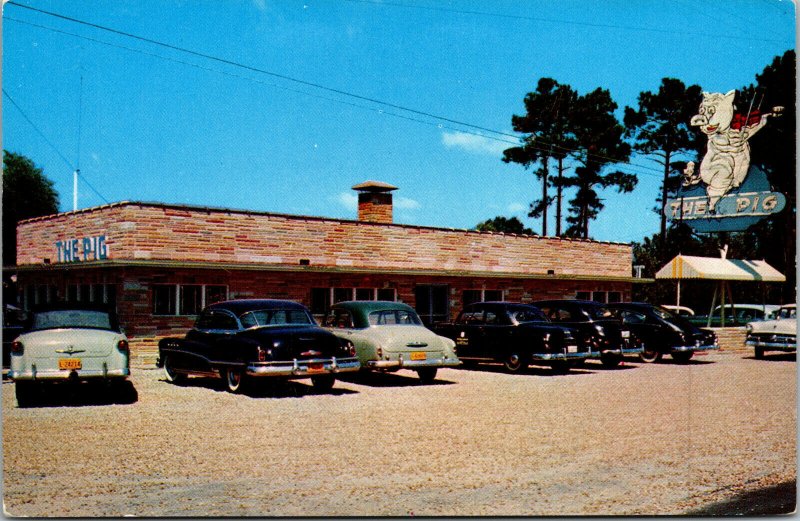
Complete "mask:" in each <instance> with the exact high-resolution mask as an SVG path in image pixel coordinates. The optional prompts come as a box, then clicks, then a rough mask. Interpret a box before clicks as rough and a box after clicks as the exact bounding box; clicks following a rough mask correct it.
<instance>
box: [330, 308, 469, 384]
mask: <svg viewBox="0 0 800 521" xmlns="http://www.w3.org/2000/svg"><path fill="white" fill-rule="evenodd" d="M324 325H325V327H326V328H328V329H329V330H330V331H331V332H332V333H333V334H335V335H336V336H338V337H339V338H342V339H345V340H349V341H351V342H352V343H353V344H354V345H355V347H356V355H357V356H358V360H359V362H361V367H362V368H363V369H370V370H375V371H384V372H392V371H398V370H400V369H410V370H412V371H416V372H417V374H418V375H419V379H420V381H421V382H423V383H429V382H431V381H433V380H434V378H436V371H437V370H438V369H439V368H440V367H455V366H458V365H460V364H461V362H460V361H459V359H458V357H457V356H456V353H455V350H454V348H455V343H454V342H453V341H452V340H450V339H449V338H445V337H442V336H439V335H437V334H435V333H434V332H433V331H431V330H429V329H427V328H426V327H425V326H424V325H422V321H421V320H420V318H419V316H418V315H417V313H416V312H415V311H414V308H412V307H411V306H409V305H407V304H403V303H401V302H388V301H353V302H339V303H337V304H334V305H333V306H332V307H331V309H330V311H328V314H327V315H326V316H325V322H324Z"/></svg>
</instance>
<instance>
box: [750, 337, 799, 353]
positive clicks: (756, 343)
mask: <svg viewBox="0 0 800 521" xmlns="http://www.w3.org/2000/svg"><path fill="white" fill-rule="evenodd" d="M744 343H745V345H747V346H750V347H768V348H770V349H774V350H776V351H796V350H797V339H795V340H794V341H791V342H789V341H785V342H765V341H763V340H759V339H757V338H755V339H753V338H748V339H747V340H745V342H744Z"/></svg>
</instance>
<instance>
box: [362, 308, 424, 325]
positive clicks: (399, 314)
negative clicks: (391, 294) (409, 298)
mask: <svg viewBox="0 0 800 521" xmlns="http://www.w3.org/2000/svg"><path fill="white" fill-rule="evenodd" d="M368 319H369V325H371V326H394V325H405V326H421V325H422V321H421V320H420V319H419V317H418V316H417V314H416V313H414V312H413V311H408V310H407V309H384V310H381V311H373V312H372V313H370V314H369V316H368Z"/></svg>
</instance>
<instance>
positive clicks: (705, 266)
mask: <svg viewBox="0 0 800 521" xmlns="http://www.w3.org/2000/svg"><path fill="white" fill-rule="evenodd" d="M656 278H657V279H679V280H685V279H705V280H750V281H761V282H785V281H786V276H784V275H783V274H782V273H781V272H779V271H778V270H776V269H775V268H773V267H772V266H770V265H769V264H767V263H766V262H765V261H763V260H737V259H720V258H715V257H691V256H688V255H678V256H677V257H675V258H674V259H672V260H671V261H669V262H668V263H667V264H666V265H665V266H664V267H663V268H661V269H660V270H658V273H656Z"/></svg>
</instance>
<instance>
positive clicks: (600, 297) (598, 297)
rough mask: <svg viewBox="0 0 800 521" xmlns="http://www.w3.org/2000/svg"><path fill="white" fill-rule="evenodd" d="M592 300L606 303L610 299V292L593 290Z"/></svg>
mask: <svg viewBox="0 0 800 521" xmlns="http://www.w3.org/2000/svg"><path fill="white" fill-rule="evenodd" d="M592 300H594V301H595V302H601V303H603V304H605V303H606V302H607V300H608V293H607V292H605V291H593V292H592Z"/></svg>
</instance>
